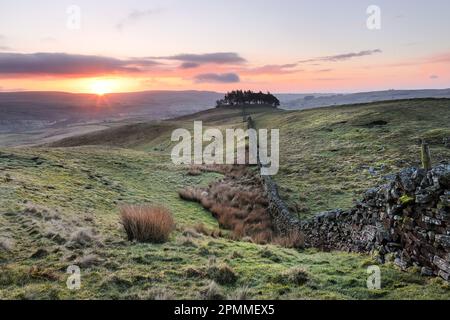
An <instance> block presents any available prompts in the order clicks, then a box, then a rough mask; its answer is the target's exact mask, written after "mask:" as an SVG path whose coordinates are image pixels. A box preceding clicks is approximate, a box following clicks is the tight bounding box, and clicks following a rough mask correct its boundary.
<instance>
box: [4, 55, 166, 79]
mask: <svg viewBox="0 0 450 320" xmlns="http://www.w3.org/2000/svg"><path fill="white" fill-rule="evenodd" d="M157 64H159V63H157V62H154V61H151V60H148V59H130V60H120V59H115V58H111V57H103V56H93V55H76V54H67V53H31V54H22V53H0V74H45V75H99V74H110V73H135V72H141V71H144V70H145V68H148V67H150V66H154V65H157Z"/></svg>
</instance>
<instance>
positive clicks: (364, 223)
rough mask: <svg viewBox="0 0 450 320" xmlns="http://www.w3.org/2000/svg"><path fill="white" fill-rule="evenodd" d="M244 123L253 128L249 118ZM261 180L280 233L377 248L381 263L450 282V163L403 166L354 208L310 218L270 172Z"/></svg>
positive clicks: (337, 246) (330, 245) (311, 242)
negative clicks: (299, 213) (298, 211)
mask: <svg viewBox="0 0 450 320" xmlns="http://www.w3.org/2000/svg"><path fill="white" fill-rule="evenodd" d="M244 121H246V122H247V124H248V128H254V127H255V124H254V121H253V119H252V118H251V117H244ZM258 164H259V166H260V167H261V163H260V162H259V161H258ZM261 180H262V183H263V187H264V190H265V193H266V196H267V200H268V203H269V206H268V211H269V214H270V216H271V218H272V222H273V224H274V227H275V229H276V231H277V232H279V233H281V234H289V233H290V232H293V231H301V232H302V233H303V234H304V235H305V244H306V246H310V247H317V248H321V249H325V250H344V251H353V252H377V253H378V259H379V262H381V263H384V262H385V261H386V260H388V259H392V261H393V262H394V263H395V264H397V265H398V266H400V267H401V268H402V269H406V268H407V267H409V266H413V265H415V266H419V267H422V270H421V271H422V274H424V275H428V276H431V275H437V276H440V277H442V278H444V279H445V280H447V281H450V164H442V165H439V166H437V167H435V168H433V169H432V170H430V171H426V170H424V169H418V168H407V169H404V170H402V171H401V172H399V173H398V174H396V175H395V176H394V178H392V179H390V181H389V182H388V183H386V184H385V185H382V186H379V187H377V188H373V189H370V190H368V191H367V192H366V193H365V195H364V198H363V200H361V201H359V202H357V203H356V205H355V206H354V207H353V208H351V209H350V210H346V211H345V210H340V209H338V210H333V211H329V212H323V213H320V214H318V215H317V216H315V217H314V218H313V219H310V220H307V221H300V220H299V219H298V218H296V217H295V216H294V215H293V214H291V212H290V211H289V209H288V208H287V206H286V204H285V203H284V201H283V200H282V199H281V198H280V196H279V193H278V187H277V184H276V183H275V181H274V180H273V179H272V178H271V177H270V176H263V177H262V179H261Z"/></svg>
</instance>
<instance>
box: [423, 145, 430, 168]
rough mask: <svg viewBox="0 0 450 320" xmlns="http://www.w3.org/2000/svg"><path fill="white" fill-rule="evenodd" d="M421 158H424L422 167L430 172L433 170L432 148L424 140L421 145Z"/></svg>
mask: <svg viewBox="0 0 450 320" xmlns="http://www.w3.org/2000/svg"><path fill="white" fill-rule="evenodd" d="M421 148H422V150H421V156H422V167H423V168H424V169H425V170H427V171H429V170H431V154H430V146H429V145H428V144H427V143H426V142H425V140H422V145H421Z"/></svg>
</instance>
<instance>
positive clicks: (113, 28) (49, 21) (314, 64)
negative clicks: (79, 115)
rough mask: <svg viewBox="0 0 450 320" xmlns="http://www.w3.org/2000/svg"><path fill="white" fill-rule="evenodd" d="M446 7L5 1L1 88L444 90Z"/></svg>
mask: <svg viewBox="0 0 450 320" xmlns="http://www.w3.org/2000/svg"><path fill="white" fill-rule="evenodd" d="M71 5H76V6H78V7H79V8H80V9H81V11H80V20H79V21H80V24H79V25H78V24H77V23H76V21H78V20H77V19H75V20H73V19H72V18H73V17H74V15H73V14H74V11H73V10H68V8H69V7H70V6H71ZM369 5H377V6H379V7H380V9H381V29H380V30H369V29H368V28H367V26H366V20H367V18H368V14H367V13H366V10H367V8H368V6H369ZM449 12H450V1H448V0H428V1H423V0H416V1H411V0H409V1H406V0H396V1H392V0H371V1H365V0H340V1H336V0H328V1H326V0H315V1H301V0H239V1H238V0H161V1H152V0H128V1H119V0H117V1H114V0H107V1H106V0H105V1H102V0H98V1H95V3H94V1H87V0H86V1H85V0H71V1H65V0H62V1H61V0H58V1H56V0H54V1H48V0H40V1H32V0H28V1H27V0H14V1H13V0H2V1H1V2H0V91H17V90H55V91H56V90H57V91H69V92H91V93H92V92H93V93H99V94H101V93H108V92H125V91H141V90H161V89H164V90H191V89H193V90H215V91H226V90H230V89H235V88H242V89H256V90H270V91H272V92H356V91H370V90H384V89H418V88H448V87H450V41H449V33H450V19H449V18H448V14H449ZM75 15H76V11H75ZM74 21H75V22H74ZM74 23H75V24H74Z"/></svg>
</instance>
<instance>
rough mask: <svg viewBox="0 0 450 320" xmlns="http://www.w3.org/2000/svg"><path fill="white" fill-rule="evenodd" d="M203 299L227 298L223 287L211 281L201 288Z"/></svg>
mask: <svg viewBox="0 0 450 320" xmlns="http://www.w3.org/2000/svg"><path fill="white" fill-rule="evenodd" d="M200 298H201V299H202V300H225V295H224V294H223V291H222V289H221V288H220V287H219V285H218V284H217V283H216V282H215V281H211V282H210V283H209V284H208V285H207V286H206V287H205V288H203V289H202V290H200Z"/></svg>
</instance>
